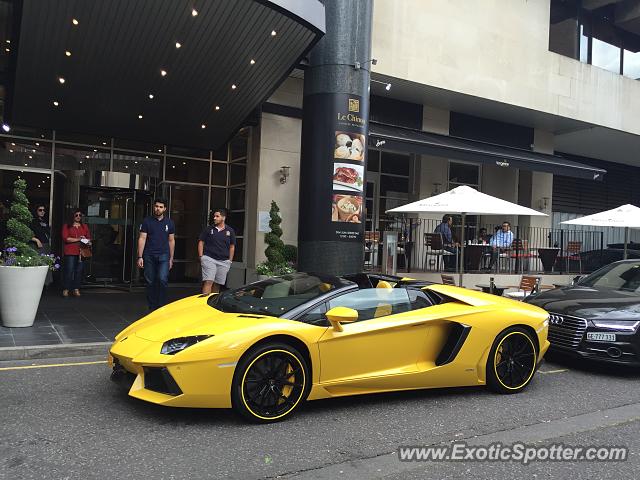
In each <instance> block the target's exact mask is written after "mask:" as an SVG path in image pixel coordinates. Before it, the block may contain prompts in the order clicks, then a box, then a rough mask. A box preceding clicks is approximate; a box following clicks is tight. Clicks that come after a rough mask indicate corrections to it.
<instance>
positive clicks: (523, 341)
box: [487, 327, 538, 393]
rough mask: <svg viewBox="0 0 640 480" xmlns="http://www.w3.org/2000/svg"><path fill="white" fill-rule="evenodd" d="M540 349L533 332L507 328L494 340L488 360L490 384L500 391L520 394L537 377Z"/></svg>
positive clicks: (488, 382) (493, 388)
mask: <svg viewBox="0 0 640 480" xmlns="http://www.w3.org/2000/svg"><path fill="white" fill-rule="evenodd" d="M537 360H538V358H537V351H536V346H535V342H534V340H533V339H532V338H531V335H530V334H529V332H527V331H526V330H525V329H523V328H521V327H511V328H508V329H507V330H505V331H503V332H502V333H500V335H498V337H497V338H496V339H495V341H494V342H493V346H492V347H491V351H490V352H489V359H488V360H487V385H488V386H489V388H491V389H492V390H494V391H496V392H498V393H518V392H520V391H522V390H523V389H524V388H525V387H526V386H527V385H528V384H529V382H531V379H532V378H533V374H534V373H535V371H536V366H537Z"/></svg>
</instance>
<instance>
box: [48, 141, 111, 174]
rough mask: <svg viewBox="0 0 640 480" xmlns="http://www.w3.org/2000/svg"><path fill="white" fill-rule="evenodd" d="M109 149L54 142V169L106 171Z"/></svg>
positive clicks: (109, 154) (109, 161) (109, 160)
mask: <svg viewBox="0 0 640 480" xmlns="http://www.w3.org/2000/svg"><path fill="white" fill-rule="evenodd" d="M110 167H111V151H110V150H108V149H105V148H98V147H96V148H92V147H78V146H75V145H65V144H56V157H55V164H54V168H55V169H56V170H89V171H108V170H109V168H110Z"/></svg>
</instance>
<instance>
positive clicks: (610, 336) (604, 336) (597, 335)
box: [587, 332, 616, 342]
mask: <svg viewBox="0 0 640 480" xmlns="http://www.w3.org/2000/svg"><path fill="white" fill-rule="evenodd" d="M587 340H595V341H598V342H615V341H616V334H615V333H602V332H587Z"/></svg>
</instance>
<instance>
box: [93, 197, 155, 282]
mask: <svg viewBox="0 0 640 480" xmlns="http://www.w3.org/2000/svg"><path fill="white" fill-rule="evenodd" d="M151 202H152V198H151V194H150V193H148V192H144V191H139V190H129V189H119V188H106V187H81V188H80V208H81V209H82V211H83V212H84V213H85V215H86V217H85V218H86V223H87V224H88V225H89V230H90V232H91V237H92V239H93V242H92V243H93V256H92V257H91V258H90V259H89V260H88V264H87V265H86V266H85V275H86V277H87V278H86V281H87V282H88V283H95V284H104V285H128V286H133V285H140V284H142V283H143V281H144V279H143V277H142V272H141V271H140V270H139V269H137V268H136V267H135V259H136V257H137V252H136V250H137V238H138V235H137V233H138V226H139V225H140V223H141V222H142V219H143V218H144V217H145V216H146V215H149V214H150V212H151V206H152V205H151Z"/></svg>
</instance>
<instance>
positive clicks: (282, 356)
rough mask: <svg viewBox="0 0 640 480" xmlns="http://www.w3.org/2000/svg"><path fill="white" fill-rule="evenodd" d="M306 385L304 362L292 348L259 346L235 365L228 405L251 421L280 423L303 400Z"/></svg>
mask: <svg viewBox="0 0 640 480" xmlns="http://www.w3.org/2000/svg"><path fill="white" fill-rule="evenodd" d="M310 382H311V379H310V377H309V366H308V365H307V361H306V360H305V358H304V357H303V356H302V355H301V354H300V352H298V351H297V350H296V349H295V348H293V347H292V346H290V345H287V344H284V343H270V344H265V345H260V346H258V347H256V348H255V349H253V350H251V351H250V352H249V353H248V354H247V355H245V356H244V357H243V358H242V360H241V361H240V362H239V363H238V366H237V368H236V371H235V374H234V377H233V385H232V387H231V402H232V405H233V408H234V410H235V411H236V412H238V413H239V414H241V415H242V416H244V417H245V418H247V419H249V420H251V421H254V422H259V423H269V422H275V421H279V420H283V419H284V418H286V417H287V416H289V415H291V414H292V413H293V411H294V410H295V409H296V408H297V407H298V406H299V405H300V403H302V401H304V399H305V398H306V396H307V394H308V392H309V389H310V386H311V383H310Z"/></svg>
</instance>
